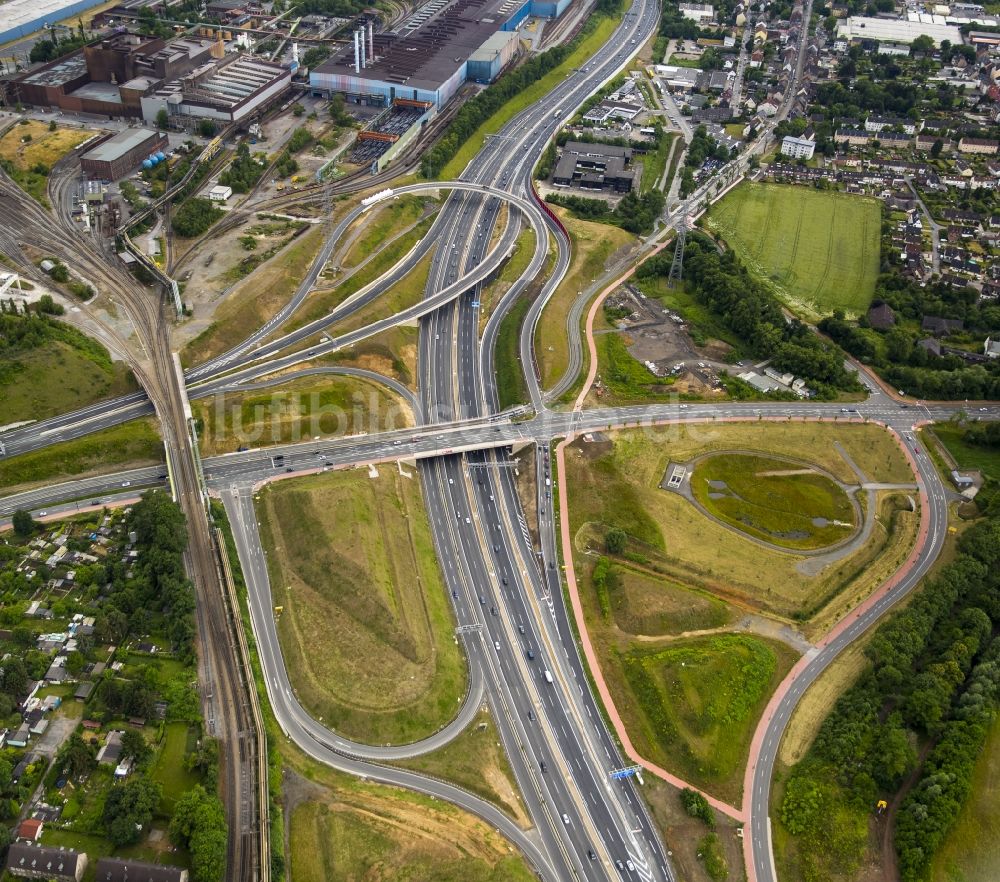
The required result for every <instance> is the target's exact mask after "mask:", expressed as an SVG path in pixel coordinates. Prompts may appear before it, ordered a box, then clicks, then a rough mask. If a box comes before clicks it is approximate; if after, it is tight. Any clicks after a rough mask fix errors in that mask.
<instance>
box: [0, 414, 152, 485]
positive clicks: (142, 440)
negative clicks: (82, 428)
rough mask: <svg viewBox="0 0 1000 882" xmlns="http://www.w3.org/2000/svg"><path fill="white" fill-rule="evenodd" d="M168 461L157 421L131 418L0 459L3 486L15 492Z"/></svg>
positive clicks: (0, 476) (0, 477)
mask: <svg viewBox="0 0 1000 882" xmlns="http://www.w3.org/2000/svg"><path fill="white" fill-rule="evenodd" d="M164 461H165V460H164V453H163V441H162V440H161V438H160V436H159V433H158V432H157V430H156V424H155V422H154V421H153V420H152V419H148V420H146V419H142V420H131V421H130V422H127V423H122V425H120V426H115V427H113V428H111V429H104V430H102V431H100V432H94V433H93V434H91V435H87V436H85V437H83V438H78V439H76V440H75V441H64V442H63V443H61V444H53V445H51V446H49V447H45V448H43V449H42V450H36V451H34V452H32V453H23V454H21V455H20V456H11V457H3V458H0V487H2V488H4V490H5V491H7V492H13V490H14V488H20V489H27V487H28V486H30V485H35V484H40V483H42V482H51V483H58V482H60V481H69V480H71V479H73V478H82V477H85V476H86V475H92V474H93V475H96V474H104V473H107V472H117V471H120V470H121V469H123V468H135V467H138V466H145V465H155V464H156V463H161V462H164Z"/></svg>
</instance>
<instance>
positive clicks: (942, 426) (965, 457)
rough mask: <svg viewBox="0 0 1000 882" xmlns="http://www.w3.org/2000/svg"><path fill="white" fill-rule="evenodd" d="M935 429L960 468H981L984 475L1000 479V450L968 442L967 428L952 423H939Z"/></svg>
mask: <svg viewBox="0 0 1000 882" xmlns="http://www.w3.org/2000/svg"><path fill="white" fill-rule="evenodd" d="M933 431H934V434H935V435H937V437H938V439H939V440H940V441H941V443H942V444H943V445H944V446H945V448H946V449H947V451H948V453H950V454H951V455H952V458H953V459H954V460H955V462H956V463H958V467H959V468H960V469H979V471H981V472H982V473H983V477H989V478H993V479H994V480H996V479H1000V450H991V449H990V448H988V447H979V446H978V445H976V444H968V443H966V441H965V439H964V438H963V437H962V436H963V435H964V434H965V430H964V429H963V428H962V427H961V426H955V425H952V424H951V423H937V424H936V425H935V426H934V429H933Z"/></svg>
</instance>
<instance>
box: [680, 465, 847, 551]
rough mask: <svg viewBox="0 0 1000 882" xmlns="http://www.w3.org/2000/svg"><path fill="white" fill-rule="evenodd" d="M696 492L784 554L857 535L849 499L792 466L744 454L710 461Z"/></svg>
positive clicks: (697, 472) (698, 474)
mask: <svg viewBox="0 0 1000 882" xmlns="http://www.w3.org/2000/svg"><path fill="white" fill-rule="evenodd" d="M806 471H807V472H809V473H808V474H802V472H806ZM796 472H798V474H796ZM691 490H692V492H693V494H694V498H695V499H697V500H698V502H700V503H701V504H702V505H703V506H704V507H705V509H706V510H707V511H709V512H711V513H712V514H713V515H715V516H716V517H717V518H719V519H720V520H722V521H724V522H725V523H727V524H730V525H731V526H732V527H734V528H735V529H737V530H741V531H743V532H745V533H747V534H748V535H750V536H754V537H755V538H757V539H761V540H763V541H765V542H770V543H772V544H774V545H780V546H782V547H784V548H791V549H815V548H822V547H824V546H827V545H833V544H834V543H836V542H839V541H841V540H843V539H846V538H847V537H848V536H849V535H850V534H851V532H852V530H853V529H854V521H855V517H854V508H853V506H852V505H851V500H850V499H848V497H847V494H846V493H845V492H844V491H843V490H842V489H841V488H840V487H838V486H837V484H835V483H834V482H833V481H831V480H830V479H829V478H828V477H827V476H826V475H822V474H820V473H819V472H816V471H815V470H813V469H811V468H810V467H809V466H806V465H804V464H797V463H792V462H789V461H788V460H783V459H773V458H770V457H764V456H754V455H748V454H739V453H734V454H719V455H717V456H710V457H707V458H706V459H703V460H702V461H701V462H699V463H698V464H697V466H695V469H694V472H693V474H692V475H691Z"/></svg>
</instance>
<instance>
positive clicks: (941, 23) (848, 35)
mask: <svg viewBox="0 0 1000 882" xmlns="http://www.w3.org/2000/svg"><path fill="white" fill-rule="evenodd" d="M914 17H915V19H916V20H911V19H900V18H872V17H871V16H867V15H852V16H851V17H850V18H848V19H846V20H845V21H843V22H841V23H840V24H839V25H837V36H838V37H841V38H843V39H845V40H864V39H868V40H878V41H879V42H880V43H881V42H882V41H885V42H888V43H906V44H907V45H909V44H910V43H912V42H913V41H914V40H916V39H917V37H922V36H926V37H930V38H931V39H932V40H933V41H934V45H935V46H940V45H941V41H942V40H948V41H950V42H951V43H952V45H955V46H959V45H961V43H962V32H961V31H960V30H959V29H958V28H957V27H955V26H954V25H949V24H945V20H944V17H943V16H940V15H926V14H922V15H916V14H914Z"/></svg>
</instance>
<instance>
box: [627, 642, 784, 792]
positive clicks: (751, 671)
mask: <svg viewBox="0 0 1000 882" xmlns="http://www.w3.org/2000/svg"><path fill="white" fill-rule="evenodd" d="M795 658H796V654H795V653H794V652H793V651H792V650H791V649H789V648H788V647H787V646H785V645H784V644H779V643H775V642H772V641H768V640H764V639H761V638H758V637H754V636H750V635H748V634H718V635H714V636H710V637H695V638H690V639H685V640H677V641H674V642H671V643H668V644H666V645H665V646H659V647H655V648H649V649H646V648H644V647H641V646H638V647H636V648H633V649H630V650H627V651H624V652H621V653H620V654H619V655H618V659H617V664H616V668H618V670H616V671H615V672H614V674H613V675H612V679H613V680H615V681H617V680H618V679H619V678H621V681H622V685H624V686H625V688H626V689H627V693H626V696H628V697H627V698H626V697H624V696H623V698H624V700H621V701H619V702H617V704H618V709H619V711H621V713H622V715H623V718H624V719H625V721H626V725H627V727H628V730H629V733H630V734H631V735H632V737H633V739H635V740H636V746H637V747H638V748H639V751H640V752H641V753H642V754H643V755H644V756H646V757H648V758H649V759H651V760H653V761H654V762H657V763H659V764H661V765H663V766H664V767H666V768H668V769H673V770H675V771H677V772H678V773H679V774H680V775H681V776H682V777H684V778H685V780H688V781H692V782H695V783H697V784H700V785H702V786H704V787H707V788H709V789H711V790H712V791H713V792H715V793H718V794H719V795H720V796H721V797H722V798H725V799H735V798H736V795H737V794H738V792H739V787H740V778H741V777H742V769H743V763H744V760H745V758H746V754H747V752H748V750H749V745H750V739H751V738H752V737H753V731H754V728H755V727H756V724H757V719H758V717H759V716H760V713H761V711H762V710H763V708H764V705H765V704H766V703H767V700H768V698H769V696H770V694H771V692H772V690H773V689H774V687H775V686H777V684H778V683H779V682H780V681H781V679H782V677H784V675H785V674H786V673H787V671H788V670H789V669H790V668H791V666H792V664H794V661H795ZM613 691H614V688H613ZM616 694H620V693H616ZM629 699H631V700H629Z"/></svg>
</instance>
